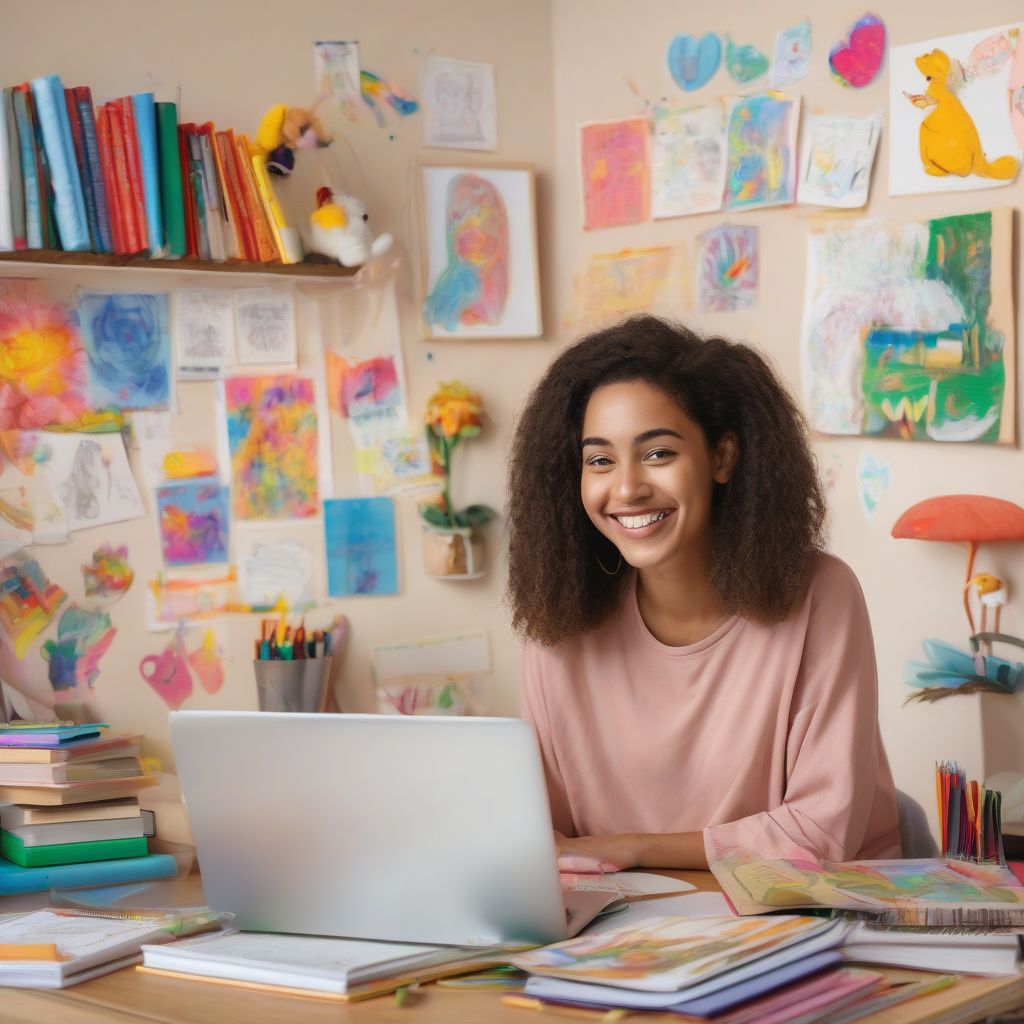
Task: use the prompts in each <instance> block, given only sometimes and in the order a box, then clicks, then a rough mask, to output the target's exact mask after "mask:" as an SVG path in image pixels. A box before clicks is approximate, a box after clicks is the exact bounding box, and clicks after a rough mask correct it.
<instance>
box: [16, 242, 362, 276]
mask: <svg viewBox="0 0 1024 1024" xmlns="http://www.w3.org/2000/svg"><path fill="white" fill-rule="evenodd" d="M0 263H11V264H26V263H27V264H34V265H39V266H51V267H54V266H55V267H82V268H86V269H92V268H95V267H118V268H125V269H128V270H176V271H178V272H179V273H181V272H182V271H204V272H211V273H218V274H273V275H275V276H283V277H305V278H321V279H323V278H339V277H341V278H344V277H353V276H355V274H356V273H357V272H358V271H359V267H343V266H341V265H340V264H338V263H327V262H324V263H321V262H318V261H306V262H303V263H247V262H245V261H242V260H232V261H230V262H224V263H220V262H214V261H212V260H191V259H179V260H149V259H146V258H145V257H144V256H124V255H121V254H118V253H109V252H64V251H63V250H61V249H19V250H18V251H17V252H0Z"/></svg>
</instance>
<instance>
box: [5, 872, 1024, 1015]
mask: <svg viewBox="0 0 1024 1024" xmlns="http://www.w3.org/2000/svg"><path fill="white" fill-rule="evenodd" d="M665 873H666V874H671V875H673V876H674V877H678V878H682V879H685V880H686V881H688V882H692V883H693V884H694V885H696V886H697V888H698V889H705V890H707V889H716V888H717V885H716V884H715V880H714V878H713V877H712V876H711V874H710V873H709V872H706V871H673V872H665ZM885 973H886V974H887V975H888V976H889V977H891V978H920V977H927V975H921V974H918V973H916V972H912V971H895V970H889V971H886V972H885ZM499 995H500V994H499V993H497V992H473V991H465V990H459V989H449V988H438V987H437V986H435V985H427V986H424V988H423V989H421V990H420V991H419V992H417V993H415V994H414V995H413V996H412V998H411V999H410V1000H409V1001H408V1002H407V1003H406V1005H405V1006H403V1007H399V1006H396V1004H395V1001H394V999H393V998H392V997H391V996H381V997H379V998H376V999H369V1000H366V1001H365V1002H359V1003H347V1004H346V1003H338V1002H336V1001H327V1000H319V999H312V998H310V999H304V998H298V997H294V996H277V995H270V994H266V993H259V992H250V991H246V990H245V989H239V988H229V987H225V986H220V985H214V984H209V983H207V982H201V981H181V980H178V979H176V978H161V977H156V976H153V975H145V974H139V973H138V972H137V971H136V970H135V969H134V968H131V967H128V968H124V969H122V970H120V971H115V972H114V973H113V974H108V975H105V976H104V977H102V978H97V979H95V980H94V981H87V982H84V983H83V984H81V985H76V986H74V987H73V988H68V989H63V990H60V991H55V992H45V991H41V990H29V989H4V990H3V996H2V1005H3V1008H2V1013H0V1016H2V1019H3V1020H4V1021H5V1022H14V1024H29V1022H32V1024H51V1022H52V1024H57V1022H59V1024H129V1022H135V1024H138V1022H140V1021H153V1022H160V1024H185V1022H188V1024H236V1022H237V1024H279V1022H281V1021H287V1022H288V1024H320V1022H324V1024H327V1022H328V1021H332V1022H336V1021H338V1020H352V1021H361V1022H371V1021H377V1022H381V1024H384V1022H392V1021H396V1022H397V1021H405V1022H406V1024H529V1021H530V1020H552V1021H554V1020H557V1019H559V1018H558V1016H557V1015H554V1014H543V1015H541V1016H540V1017H537V1016H536V1015H532V1014H531V1013H530V1012H529V1011H527V1010H520V1009H515V1008H513V1007H508V1006H504V1005H502V1003H501V1002H500V1001H499ZM1019 1006H1024V972H1022V973H1020V974H1017V975H1014V976H1013V977H1009V978H995V979H988V978H963V979H962V980H961V981H959V982H958V983H957V984H956V985H954V986H953V987H952V988H949V989H946V990H945V991H943V992H937V993H935V994H934V995H930V996H925V997H924V998H922V999H916V1000H913V1001H911V1002H909V1003H904V1004H902V1005H901V1006H897V1007H895V1008H894V1009H892V1010H889V1011H887V1012H885V1013H881V1014H876V1015H875V1016H873V1017H866V1018H864V1021H865V1024H968V1022H971V1021H979V1020H983V1019H984V1018H985V1017H987V1016H990V1015H992V1014H996V1013H1002V1012H1005V1011H1007V1010H1011V1009H1015V1008H1016V1007H1019ZM631 1019H635V1020H645V1021H646V1020H650V1021H652V1022H654V1021H674V1022H676V1024H678V1021H679V1020H680V1018H679V1017H677V1016H674V1015H671V1014H645V1015H643V1016H642V1017H641V1016H640V1015H637V1016H636V1017H634V1018H631Z"/></svg>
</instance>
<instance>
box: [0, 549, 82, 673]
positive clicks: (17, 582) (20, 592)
mask: <svg viewBox="0 0 1024 1024" xmlns="http://www.w3.org/2000/svg"><path fill="white" fill-rule="evenodd" d="M67 596H68V595H67V594H66V593H65V592H64V591H63V590H62V589H61V588H60V587H59V586H57V584H56V583H51V582H50V580H49V579H48V578H47V576H46V574H45V573H44V572H43V570H42V569H41V568H40V566H39V563H38V562H37V561H36V560H35V559H34V558H29V557H27V556H25V555H17V556H15V557H14V558H12V559H10V560H9V561H7V562H4V563H3V564H2V565H0V629H2V630H3V631H4V633H5V634H6V636H7V639H8V641H9V642H10V645H11V646H12V647H13V648H14V654H15V656H16V657H18V658H24V657H25V655H26V654H27V653H28V649H29V647H30V646H31V644H32V641H33V640H35V639H36V637H37V636H39V634H40V633H41V632H42V631H43V630H44V629H46V627H47V626H48V625H49V624H50V622H51V621H52V620H53V617H54V615H56V614H57V609H58V608H60V606H61V605H62V604H63V603H64V601H66V600H67Z"/></svg>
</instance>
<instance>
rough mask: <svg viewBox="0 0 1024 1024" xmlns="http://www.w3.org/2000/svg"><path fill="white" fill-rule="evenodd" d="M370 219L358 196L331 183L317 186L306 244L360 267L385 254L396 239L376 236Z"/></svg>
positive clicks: (347, 263)
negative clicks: (373, 233)
mask: <svg viewBox="0 0 1024 1024" xmlns="http://www.w3.org/2000/svg"><path fill="white" fill-rule="evenodd" d="M369 219H370V218H369V216H368V215H367V213H366V207H365V206H364V205H363V204H362V203H361V202H360V201H359V200H358V199H356V198H355V196H347V195H344V194H342V193H341V192H334V191H332V190H331V189H329V188H327V187H324V188H320V189H317V193H316V209H315V210H314V211H313V212H312V213H311V214H310V215H309V232H308V235H307V238H306V245H307V247H308V248H309V249H311V250H312V251H313V252H318V253H320V254H322V255H324V256H330V257H332V258H333V259H336V260H337V261H338V262H339V263H340V264H341V265H342V266H343V267H358V266H360V265H361V264H363V263H366V261H367V260H369V259H376V258H378V257H380V256H383V255H384V254H385V253H386V252H387V251H388V250H389V249H390V248H391V243H392V241H393V239H392V237H391V235H389V234H387V233H385V234H382V235H378V236H377V237H376V238H374V237H373V235H372V233H371V232H370V225H369V223H368V221H369Z"/></svg>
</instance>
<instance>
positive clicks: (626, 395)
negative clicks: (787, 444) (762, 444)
mask: <svg viewBox="0 0 1024 1024" xmlns="http://www.w3.org/2000/svg"><path fill="white" fill-rule="evenodd" d="M727 437H728V438H729V440H726V441H725V442H724V443H723V444H722V445H720V446H719V450H718V451H717V452H712V451H710V450H709V449H708V444H707V441H706V439H705V437H704V431H703V430H701V428H700V427H699V426H698V425H697V424H696V423H695V422H694V421H693V420H692V419H690V417H689V416H687V415H686V413H684V412H683V410H682V409H681V408H680V406H679V405H678V404H677V402H676V401H675V399H673V398H671V397H670V396H669V395H667V394H666V393H665V392H664V391H661V390H659V389H658V388H655V387H652V386H651V385H650V384H647V383H645V382H644V381H639V380H635V381H625V382H622V383H618V384H606V385H604V386H603V387H600V388H598V389H597V390H596V391H595V392H594V393H593V394H592V395H591V396H590V401H589V402H588V403H587V408H586V412H585V414H584V417H583V445H582V447H583V452H582V455H583V471H582V478H581V483H580V493H581V496H582V498H583V507H584V508H585V509H586V511H587V515H588V516H589V517H590V521H591V522H592V523H593V524H594V526H596V527H597V529H598V530H600V531H601V533H603V534H604V536H605V537H607V538H608V539H609V540H610V541H611V542H612V543H613V544H614V545H615V546H616V547H617V548H618V549H619V551H620V552H621V553H622V557H623V559H625V561H626V562H628V563H629V564H630V565H632V566H634V567H635V568H637V569H641V570H643V569H654V568H659V567H667V566H670V565H672V564H673V563H680V564H681V563H683V562H686V561H689V560H691V559H692V558H693V557H694V555H699V556H700V557H702V558H703V557H704V556H706V554H707V552H708V551H709V550H710V547H711V496H712V491H713V488H714V484H715V483H725V482H726V481H727V480H728V479H729V475H730V473H731V467H732V463H733V461H734V455H735V448H734V444H735V439H734V438H732V435H727Z"/></svg>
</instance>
